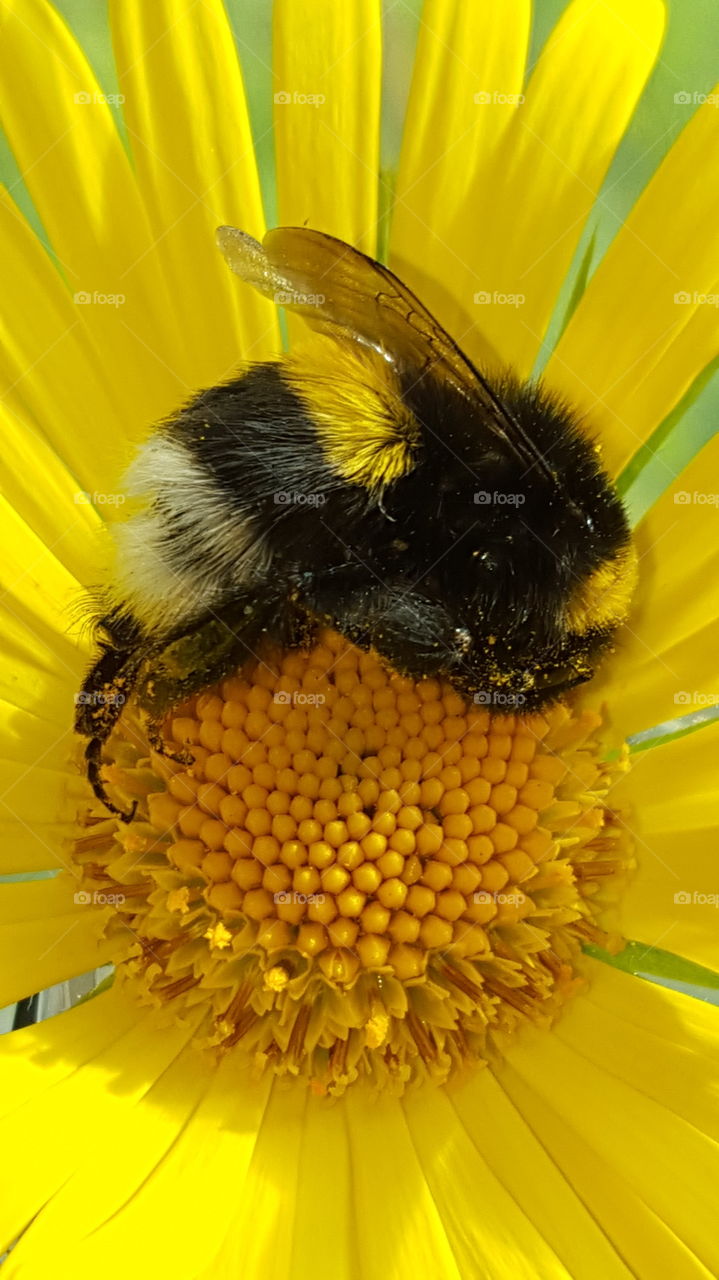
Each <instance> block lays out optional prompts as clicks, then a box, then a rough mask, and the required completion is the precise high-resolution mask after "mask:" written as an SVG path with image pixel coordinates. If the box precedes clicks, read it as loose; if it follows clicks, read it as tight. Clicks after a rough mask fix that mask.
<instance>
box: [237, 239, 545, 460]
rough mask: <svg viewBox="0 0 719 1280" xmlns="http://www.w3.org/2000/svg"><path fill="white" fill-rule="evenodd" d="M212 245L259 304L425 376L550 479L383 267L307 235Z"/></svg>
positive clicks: (473, 374) (475, 376) (512, 423)
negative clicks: (476, 408)
mask: <svg viewBox="0 0 719 1280" xmlns="http://www.w3.org/2000/svg"><path fill="white" fill-rule="evenodd" d="M217 243H218V245H219V247H220V249H221V251H222V253H223V255H224V257H225V261H226V262H227V264H228V266H229V267H231V269H232V270H233V271H234V272H235V273H236V274H237V275H238V276H240V277H241V278H242V279H243V280H245V281H246V282H247V283H248V284H251V285H253V287H254V288H255V289H257V290H259V292H260V293H262V294H264V296H265V297H267V298H271V299H272V301H274V302H276V303H277V304H278V305H280V306H285V307H287V308H288V309H289V310H290V311H294V312H296V314H298V315H301V316H302V317H303V319H304V320H306V321H307V323H308V324H309V325H311V327H312V328H314V329H318V330H320V331H321V332H325V333H330V334H334V335H335V336H336V335H338V334H340V335H341V336H342V337H344V338H350V339H352V340H353V341H355V342H360V343H362V344H364V345H365V346H370V347H373V348H374V349H375V350H376V351H379V352H381V353H382V355H384V356H385V357H386V358H387V359H389V360H390V361H391V362H393V363H401V364H403V365H409V366H410V367H412V368H414V369H417V371H418V373H419V374H420V376H421V374H422V373H425V372H427V371H429V370H430V369H431V371H432V374H433V376H434V377H435V378H437V379H438V380H439V381H441V382H445V383H450V384H451V385H452V386H453V387H454V388H455V389H456V390H458V391H460V392H461V393H462V394H463V395H464V396H466V397H467V398H468V399H470V400H471V401H472V402H473V403H474V404H477V403H479V404H481V405H482V406H483V407H484V409H485V411H486V414H487V418H488V422H489V425H490V427H491V428H492V429H493V431H494V432H495V434H496V435H498V436H500V437H501V438H502V439H503V440H504V441H505V443H506V444H508V445H509V447H510V448H511V449H512V451H513V452H514V453H515V454H517V455H518V456H519V457H520V458H521V459H522V461H524V462H526V463H527V465H529V466H531V465H535V464H536V465H539V466H540V467H541V469H542V470H544V471H545V472H548V471H549V468H548V466H547V463H546V462H545V460H544V458H543V457H542V455H541V454H540V453H539V452H538V451H537V448H536V446H535V445H534V443H533V441H532V440H531V439H530V438H529V437H528V436H527V435H526V432H525V431H524V430H523V428H522V427H521V426H520V424H519V423H518V422H517V421H516V420H515V418H514V417H513V416H512V415H511V414H510V413H509V411H508V410H507V409H506V408H505V407H504V405H503V404H502V402H501V400H500V398H499V397H498V395H497V394H496V392H495V391H494V390H493V389H492V387H491V385H490V384H489V383H488V382H487V381H486V379H485V378H483V377H482V375H481V374H480V373H479V371H478V370H477V369H475V367H474V365H473V364H471V362H470V361H469V360H468V359H467V358H466V356H465V355H463V353H462V352H461V351H460V349H459V347H458V346H457V344H456V343H455V342H454V341H453V340H452V338H450V336H449V334H448V333H446V331H445V330H444V329H443V328H442V326H441V325H440V324H438V323H437V321H436V320H435V319H434V317H433V316H432V315H431V314H430V312H429V311H428V310H427V308H426V307H424V306H423V305H422V303H421V302H420V301H419V299H418V298H416V297H415V295H414V294H413V293H412V291H411V289H408V288H407V286H406V285H404V284H402V282H401V280H398V279H397V277H396V276H395V275H393V274H392V272H391V271H389V270H388V269H387V267H383V266H382V265H381V263H379V262H375V261H374V259H372V258H368V257H367V256H366V255H365V254H364V253H360V252H359V250H357V249H353V248H352V247H351V246H350V245H348V244H345V243H344V241H342V240H336V239H335V238H334V236H328V235H325V234H324V233H323V232H321V231H312V230H310V229H309V228H308V227H277V228H275V229H274V230H272V231H268V232H267V234H266V235H265V237H264V240H263V241H262V243H261V244H260V242H259V241H258V240H254V239H253V238H252V236H248V235H247V234H246V233H245V232H244V231H239V230H238V229H237V228H236V227H220V228H219V229H218V231H217ZM550 474H551V472H550Z"/></svg>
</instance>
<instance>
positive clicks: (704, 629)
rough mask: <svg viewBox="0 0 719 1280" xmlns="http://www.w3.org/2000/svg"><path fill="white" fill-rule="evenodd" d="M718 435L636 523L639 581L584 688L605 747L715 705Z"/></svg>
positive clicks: (718, 671) (718, 669) (718, 683)
mask: <svg viewBox="0 0 719 1280" xmlns="http://www.w3.org/2000/svg"><path fill="white" fill-rule="evenodd" d="M718 468H719V436H716V437H715V438H714V439H713V440H711V441H710V442H709V444H707V445H705V447H704V449H702V450H701V452H700V453H699V454H697V456H696V458H694V460H693V461H692V462H691V463H690V465H689V466H688V467H687V468H686V469H685V470H684V471H682V472H681V474H680V475H679V476H678V477H677V479H676V480H674V481H673V482H672V483H671V484H670V485H669V487H668V488H667V489H666V491H665V492H664V493H663V494H662V496H661V498H659V500H658V501H657V502H656V503H655V504H654V506H653V507H651V508H650V510H649V511H648V513H647V515H646V516H645V518H644V519H643V520H642V521H641V522H640V524H639V525H638V527H637V529H636V532H635V536H636V542H637V550H638V553H639V557H640V559H639V583H638V587H637V591H636V596H635V599H634V603H633V605H632V610H631V613H630V615H629V621H628V624H627V626H626V627H624V628H623V629H622V631H621V633H620V634H619V637H618V643H617V650H616V652H615V653H614V654H613V655H610V656H609V657H608V658H607V659H606V661H605V663H604V665H603V666H602V668H601V670H600V674H599V676H598V678H597V680H596V682H593V683H592V685H591V686H590V687H589V695H590V696H591V699H592V701H600V700H603V699H606V702H607V709H608V716H609V726H610V733H611V735H612V737H613V738H614V739H621V738H624V737H626V736H628V735H630V734H634V733H640V732H641V731H642V730H644V729H648V728H650V727H651V726H652V725H655V724H661V723H663V722H664V721H665V720H672V719H674V717H675V716H681V715H685V714H687V713H688V712H690V711H696V710H700V709H702V708H704V707H707V706H712V705H719V652H718V650H717V644H716V625H715V619H716V616H717V599H716V592H715V589H714V587H715V583H716V580H717V575H718V573H719V545H718V543H717V525H719V511H718V509H717V504H719V469H718Z"/></svg>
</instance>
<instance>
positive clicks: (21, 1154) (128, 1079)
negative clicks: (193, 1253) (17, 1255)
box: [0, 992, 194, 1275]
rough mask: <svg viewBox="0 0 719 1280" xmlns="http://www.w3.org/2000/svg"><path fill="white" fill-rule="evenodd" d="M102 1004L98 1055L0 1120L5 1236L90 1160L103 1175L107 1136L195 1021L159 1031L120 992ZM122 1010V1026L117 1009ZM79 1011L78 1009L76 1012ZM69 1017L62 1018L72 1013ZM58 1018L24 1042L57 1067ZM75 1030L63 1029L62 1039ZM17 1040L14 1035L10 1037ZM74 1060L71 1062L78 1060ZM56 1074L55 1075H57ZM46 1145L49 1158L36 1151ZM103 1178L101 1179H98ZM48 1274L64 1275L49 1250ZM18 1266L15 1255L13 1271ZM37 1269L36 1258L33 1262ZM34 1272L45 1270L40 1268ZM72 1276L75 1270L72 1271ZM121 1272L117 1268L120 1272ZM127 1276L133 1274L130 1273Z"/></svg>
mask: <svg viewBox="0 0 719 1280" xmlns="http://www.w3.org/2000/svg"><path fill="white" fill-rule="evenodd" d="M108 997H110V998H109V999H106V1000H105V1002H104V1004H103V1005H101V1006H100V1007H99V1008H97V1007H96V1001H92V1002H90V1007H91V1009H92V1014H93V1015H94V1018H95V1020H96V1022H98V1023H101V1024H102V1025H103V1026H104V1035H103V1036H102V1037H100V1036H98V1046H97V1050H96V1053H95V1056H93V1057H92V1059H91V1060H89V1061H86V1062H81V1063H77V1060H74V1061H73V1062H72V1065H73V1067H74V1068H75V1069H72V1070H70V1071H69V1072H67V1071H66V1072H63V1074H62V1076H60V1077H59V1078H57V1079H56V1082H55V1083H53V1084H52V1086H51V1087H48V1088H46V1089H44V1090H41V1091H38V1092H37V1093H35V1094H34V1095H33V1096H32V1097H31V1098H30V1099H29V1101H28V1102H27V1103H26V1104H25V1105H23V1106H19V1107H18V1106H16V1107H15V1108H14V1109H13V1110H12V1111H10V1112H8V1114H6V1115H5V1117H4V1118H3V1120H2V1121H0V1141H2V1145H3V1150H4V1151H5V1152H6V1153H9V1152H12V1162H11V1167H10V1165H8V1166H6V1171H5V1175H4V1179H3V1181H4V1183H5V1185H4V1186H3V1195H2V1198H1V1200H2V1207H1V1208H0V1232H1V1234H2V1238H3V1240H4V1241H10V1240H12V1239H13V1238H14V1237H15V1236H16V1235H17V1234H18V1233H19V1232H20V1231H22V1230H24V1228H25V1227H26V1226H27V1224H28V1223H29V1221H30V1220H31V1219H32V1218H33V1217H34V1216H35V1214H36V1213H37V1210H38V1208H39V1207H40V1206H41V1205H42V1204H44V1203H45V1202H46V1201H47V1200H48V1199H49V1198H50V1197H51V1196H53V1195H54V1194H55V1192H56V1191H57V1190H58V1189H59V1188H60V1187H61V1186H62V1185H63V1183H65V1182H66V1180H67V1178H68V1177H69V1176H70V1175H71V1174H72V1173H73V1172H74V1170H75V1169H77V1168H78V1166H80V1165H90V1166H91V1167H93V1168H94V1170H95V1176H96V1178H98V1171H100V1175H101V1174H102V1170H103V1169H104V1166H105V1164H106V1162H107V1157H108V1138H110V1142H111V1137H112V1135H113V1133H114V1132H115V1131H116V1130H121V1129H122V1126H123V1122H124V1119H125V1117H126V1116H127V1115H128V1114H129V1113H130V1112H131V1109H132V1108H133V1106H134V1105H135V1104H136V1103H137V1101H138V1100H139V1099H141V1098H142V1097H144V1095H145V1094H146V1093H147V1091H148V1089H149V1088H150V1087H151V1085H152V1084H153V1082H154V1081H155V1080H156V1079H157V1078H158V1077H159V1076H160V1075H161V1074H162V1072H163V1071H165V1070H166V1069H167V1067H168V1066H169V1064H170V1063H171V1062H172V1061H173V1059H174V1058H175V1057H176V1056H177V1054H178V1053H180V1052H181V1051H182V1049H183V1047H184V1045H185V1044H186V1043H187V1041H188V1040H189V1038H190V1037H191V1035H192V1032H193V1026H194V1024H190V1025H185V1026H182V1027H164V1028H163V1029H162V1031H161V1032H160V1031H159V1029H158V1025H157V1019H156V1016H155V1014H154V1012H151V1013H149V1014H147V1013H146V1014H144V1015H141V1016H138V1011H137V1010H136V1009H135V1010H133V1014H134V1017H133V1018H132V1019H131V1020H129V1021H128V1019H127V1015H126V1014H125V1013H124V1012H123V1008H122V1006H123V1003H124V1004H125V1005H127V1003H128V1002H127V1001H123V1000H122V998H121V997H115V996H114V995H113V993H112V992H109V993H108ZM116 1011H117V1012H118V1014H119V1018H118V1022H117V1024H116V1023H115V1020H114V1017H113V1014H114V1013H115V1012H116ZM75 1012H79V1011H75V1010H73V1011H72V1013H73V1014H74V1013H75ZM67 1016H68V1015H63V1017H67ZM57 1022H58V1019H51V1020H50V1021H49V1022H44V1023H40V1024H39V1025H38V1026H36V1027H33V1028H32V1030H33V1032H34V1034H33V1036H32V1037H30V1038H26V1040H25V1044H26V1045H27V1046H28V1048H29V1052H30V1054H31V1055H32V1056H34V1057H36V1058H39V1059H40V1060H41V1061H42V1060H44V1061H45V1063H46V1064H47V1063H48V1062H49V1063H50V1064H51V1063H52V1061H53V1059H54V1057H55V1056H56V1054H57V1053H58V1049H57V1048H56V1045H57V1034H58V1033H57V1032H56V1025H55V1024H56V1023H57ZM67 1034H68V1032H67V1030H66V1029H64V1028H63V1029H62V1031H61V1032H60V1042H61V1043H62V1040H63V1039H64V1038H65V1036H66V1035H67ZM9 1038H10V1039H11V1040H12V1039H14V1035H13V1036H12V1037H9ZM71 1060H72V1059H71ZM51 1075H52V1072H51ZM40 1149H42V1153H43V1154H42V1160H38V1156H37V1152H38V1150H40ZM98 1181H99V1182H100V1183H101V1182H102V1177H101V1176H100V1177H99V1178H98ZM42 1261H43V1264H44V1266H45V1272H44V1274H45V1275H47V1274H48V1272H50V1273H54V1274H62V1271H60V1270H58V1269H56V1268H55V1267H54V1266H53V1267H49V1264H48V1259H47V1256H46V1255H44V1254H43V1256H42ZM17 1265H19V1264H18V1263H16V1261H15V1260H13V1269H14V1268H15V1267H16V1266H17ZM33 1266H35V1263H33ZM35 1274H42V1272H41V1271H40V1270H38V1271H36V1272H35ZM66 1274H72V1271H70V1272H66ZM115 1274H117V1272H116V1273H115ZM126 1274H127V1273H126Z"/></svg>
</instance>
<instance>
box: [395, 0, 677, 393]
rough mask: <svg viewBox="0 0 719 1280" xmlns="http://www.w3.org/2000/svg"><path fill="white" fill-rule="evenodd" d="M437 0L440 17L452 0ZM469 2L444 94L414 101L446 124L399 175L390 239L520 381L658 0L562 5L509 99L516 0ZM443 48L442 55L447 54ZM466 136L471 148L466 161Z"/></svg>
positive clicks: (459, 324)
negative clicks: (424, 158)
mask: <svg viewBox="0 0 719 1280" xmlns="http://www.w3.org/2000/svg"><path fill="white" fill-rule="evenodd" d="M439 8H440V10H441V12H442V13H443V14H444V16H445V20H447V19H449V20H450V21H451V18H452V16H453V15H452V13H451V10H452V7H451V6H446V5H440V6H439ZM475 8H476V10H477V12H476V14H472V16H471V17H470V13H469V12H468V13H467V15H466V18H465V21H466V22H472V23H473V24H474V25H475V27H478V26H479V24H480V23H482V24H483V25H484V27H485V30H484V31H480V30H476V29H475V31H474V32H472V33H471V34H472V35H474V36H475V39H474V40H472V39H467V38H466V37H467V35H468V34H470V33H468V32H467V31H466V30H465V31H464V32H462V31H460V30H456V29H455V30H454V31H453V33H452V34H453V36H454V37H455V39H456V41H457V43H456V44H455V46H454V49H453V50H452V53H453V55H454V56H455V58H456V56H457V55H459V58H460V59H461V61H460V65H459V66H458V67H457V68H456V69H455V66H454V65H453V67H452V74H451V77H448V79H449V81H450V83H452V82H454V81H456V84H455V86H454V89H453V91H451V92H448V91H447V89H446V88H445V85H444V84H442V85H441V88H440V87H439V86H438V85H434V86H432V88H433V89H434V90H435V92H434V93H433V94H429V95H427V100H426V102H425V104H424V114H425V117H427V115H428V114H429V109H430V106H429V104H431V110H432V115H434V114H435V111H436V106H435V104H436V103H437V101H438V100H439V101H440V102H441V103H442V106H441V107H440V111H441V115H440V122H439V123H440V129H441V126H442V123H443V122H445V121H446V125H447V127H446V131H445V133H444V134H443V133H442V132H440V134H439V135H438V136H437V137H436V139H435V142H434V144H433V146H432V147H431V148H430V151H429V155H430V159H432V157H433V155H434V153H435V150H436V149H438V147H439V145H440V144H441V142H442V141H443V139H444V143H445V156H444V159H443V160H442V161H441V162H440V164H439V165H435V166H434V167H433V168H430V169H428V170H424V171H423V173H421V174H420V175H418V179H419V180H418V181H417V182H416V185H411V182H410V189H409V191H408V192H407V194H406V195H405V189H404V180H403V178H402V175H400V185H399V189H398V198H399V209H398V213H397V218H396V221H395V224H394V227H393V246H395V245H396V252H397V253H398V254H399V255H401V256H404V255H405V253H406V252H407V250H406V248H405V240H407V243H408V244H411V243H412V239H413V238H414V240H415V241H416V242H417V243H415V244H413V245H412V250H413V258H414V264H415V269H416V270H417V271H419V272H421V271H423V270H424V269H426V264H427V263H428V262H430V263H431V264H432V266H431V274H432V275H433V276H434V277H435V278H436V279H438V280H440V281H442V282H443V284H444V287H447V286H448V284H449V282H452V289H453V292H454V296H455V305H456V308H457V310H456V313H455V315H454V316H452V317H451V324H452V327H453V332H454V334H455V336H456V337H457V338H458V339H459V340H460V341H461V342H462V344H463V345H464V346H465V347H466V349H467V350H468V352H469V354H470V355H472V356H473V357H474V358H475V359H480V360H481V359H483V358H484V356H485V354H486V350H485V349H483V344H482V343H481V341H480V342H476V341H475V335H474V334H472V333H467V332H466V331H467V330H468V329H469V328H471V327H472V326H476V327H477V328H479V329H481V330H482V331H483V336H484V337H486V338H487V339H488V340H489V342H490V343H491V345H492V347H493V348H494V349H495V350H496V352H497V353H498V355H499V357H500V359H501V360H502V361H506V362H509V363H511V364H512V365H513V367H514V368H515V369H516V370H517V372H519V373H520V374H522V375H525V376H526V375H528V374H529V372H530V371H531V368H532V365H533V363H534V360H535V357H536V354H537V350H538V348H539V345H540V342H541V339H542V336H543V334H544V331H545V329H546V327H547V324H548V322H549V319H550V317H551V314H552V311H553V309H554V305H555V302H556V296H557V294H558V292H559V289H560V286H561V283H562V281H563V279H564V277H565V275H566V273H567V271H568V269H569V267H570V265H571V262H572V258H573V256H574V252H575V249H576V246H577V244H578V241H579V238H580V235H581V232H582V228H583V226H584V222H585V220H586V218H587V215H588V214H589V212H590V210H591V207H592V204H593V202H594V199H595V196H596V194H597V192H598V190H599V188H600V186H601V184H602V181H603V179H604V175H605V173H606V171H607V168H608V166H609V164H610V162H611V160H612V157H613V155H614V152H615V151H616V148H617V146H618V145H619V142H620V141H621V138H622V136H623V134H624V131H625V129H626V126H627V123H628V121H629V118H630V116H631V114H632V112H633V110H634V107H635V105H636V102H637V99H638V97H639V95H640V93H641V91H642V89H643V87H644V84H645V82H646V79H647V76H648V74H649V72H650V70H651V67H652V64H653V62H654V59H655V57H656V54H657V51H658V48H659V44H660V41H661V36H662V30H663V22H664V10H663V6H662V5H661V4H660V3H659V2H658V0H635V2H633V3H631V4H626V3H621V2H620V0H612V2H611V3H603V4H601V5H599V6H597V5H596V3H595V2H594V0H574V3H572V4H570V5H569V6H568V7H567V8H566V10H565V12H564V13H563V15H562V18H561V19H560V21H559V23H558V25H557V27H556V29H555V30H554V32H553V33H552V35H551V36H550V38H549V40H548V42H547V45H546V46H545V48H544V50H543V51H542V54H541V56H540V58H539V61H538V63H537V67H536V70H535V71H534V73H533V75H532V78H531V80H530V82H529V84H528V86H527V88H526V91H525V93H526V100H525V101H523V102H520V104H519V105H517V106H512V105H511V97H512V95H516V94H517V93H518V92H520V91H521V88H522V86H521V59H522V58H523V55H524V47H525V40H526V19H527V12H526V6H524V5H521V6H514V5H513V6H510V7H509V13H507V8H508V6H507V5H496V6H486V5H481V6H467V10H468V11H470V10H473V9H475ZM457 25H459V24H457ZM498 26H499V27H500V28H501V35H499V34H498V32H497V27H498ZM445 43H446V42H445ZM444 56H445V61H449V49H448V50H447V51H446V52H445V55H444ZM473 72H474V74H475V78H476V79H475V83H476V87H477V89H479V90H480V93H479V99H478V100H476V99H475V94H474V93H473V92H472V84H471V79H472V73H473ZM588 85H591V92H588V90H587V86H588ZM460 91H461V93H462V95H463V99H462V100H460V108H459V110H457V109H456V102H455V99H456V96H457V94H458V93H459V92H460ZM507 98H510V103H507ZM472 111H473V112H474V117H475V118H474V122H472V120H471V114H470V113H471V112H472ZM450 112H451V113H452V115H451V116H450V114H449V113H450ZM468 118H469V119H468ZM408 127H409V128H411V127H412V121H411V118H410V120H409V121H408ZM431 127H432V128H434V127H435V126H434V120H432V124H431ZM478 131H479V132H480V133H481V135H482V143H481V151H480V152H479V154H478V155H477V156H472V155H471V151H470V148H471V147H472V146H473V143H474V138H475V136H476V133H477V132H478ZM468 152H469V154H467V153H468ZM425 163H426V162H425ZM430 187H431V188H432V195H431V196H430V194H429V190H428V189H429V188H430ZM408 205H409V207H410V209H411V212H409V210H408V209H407V206H408ZM406 224H409V225H406ZM428 226H429V227H431V229H432V230H431V233H430V232H429V231H428V229H427V227H428ZM413 232H414V237H413ZM408 256H409V255H408ZM430 291H431V286H430ZM421 292H422V295H423V296H424V295H426V294H427V290H426V289H424V290H422V291H421ZM424 300H425V301H430V302H434V298H432V297H427V296H424ZM446 318H447V320H448V322H449V321H450V316H449V313H448V314H447V317H446ZM485 345H486V344H485Z"/></svg>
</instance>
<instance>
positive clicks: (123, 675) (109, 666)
mask: <svg viewBox="0 0 719 1280" xmlns="http://www.w3.org/2000/svg"><path fill="white" fill-rule="evenodd" d="M141 661H142V659H141V657H140V656H139V654H138V653H137V650H135V649H132V650H128V649H124V648H116V647H115V646H114V645H112V644H111V643H108V642H107V641H103V642H102V651H101V653H100V657H99V658H98V659H97V662H95V664H94V666H92V667H91V668H90V670H89V671H88V673H87V676H86V677H85V680H84V682H83V685H82V688H81V690H80V692H79V693H78V694H77V695H76V704H77V705H76V712H75V726H74V727H75V732H76V733H78V734H80V735H81V736H82V737H83V738H89V739H90V741H89V742H88V744H87V747H86V748H85V760H86V761H87V779H88V782H89V783H90V786H91V787H92V790H93V792H94V794H95V795H96V796H97V799H98V800H100V801H101V802H102V804H104V805H105V807H106V808H107V809H109V810H110V812H111V813H115V814H117V816H118V817H120V818H122V820H123V822H131V821H132V819H133V817H134V816H135V809H136V807H137V806H136V804H133V806H132V809H131V811H130V812H129V813H125V812H124V811H123V810H122V809H119V808H118V807H117V805H115V804H113V802H112V800H111V799H110V797H109V796H108V794H107V791H106V790H105V786H104V783H103V781H102V777H101V766H102V748H103V746H104V744H105V743H106V742H107V739H108V738H109V736H110V734H111V732H112V730H113V729H114V727H115V725H116V724H117V721H118V720H119V719H120V716H121V715H122V711H123V708H124V706H125V703H126V702H127V699H128V698H129V696H130V695H131V693H132V691H133V689H134V687H135V684H136V681H137V674H138V671H139V668H140V664H141Z"/></svg>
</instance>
